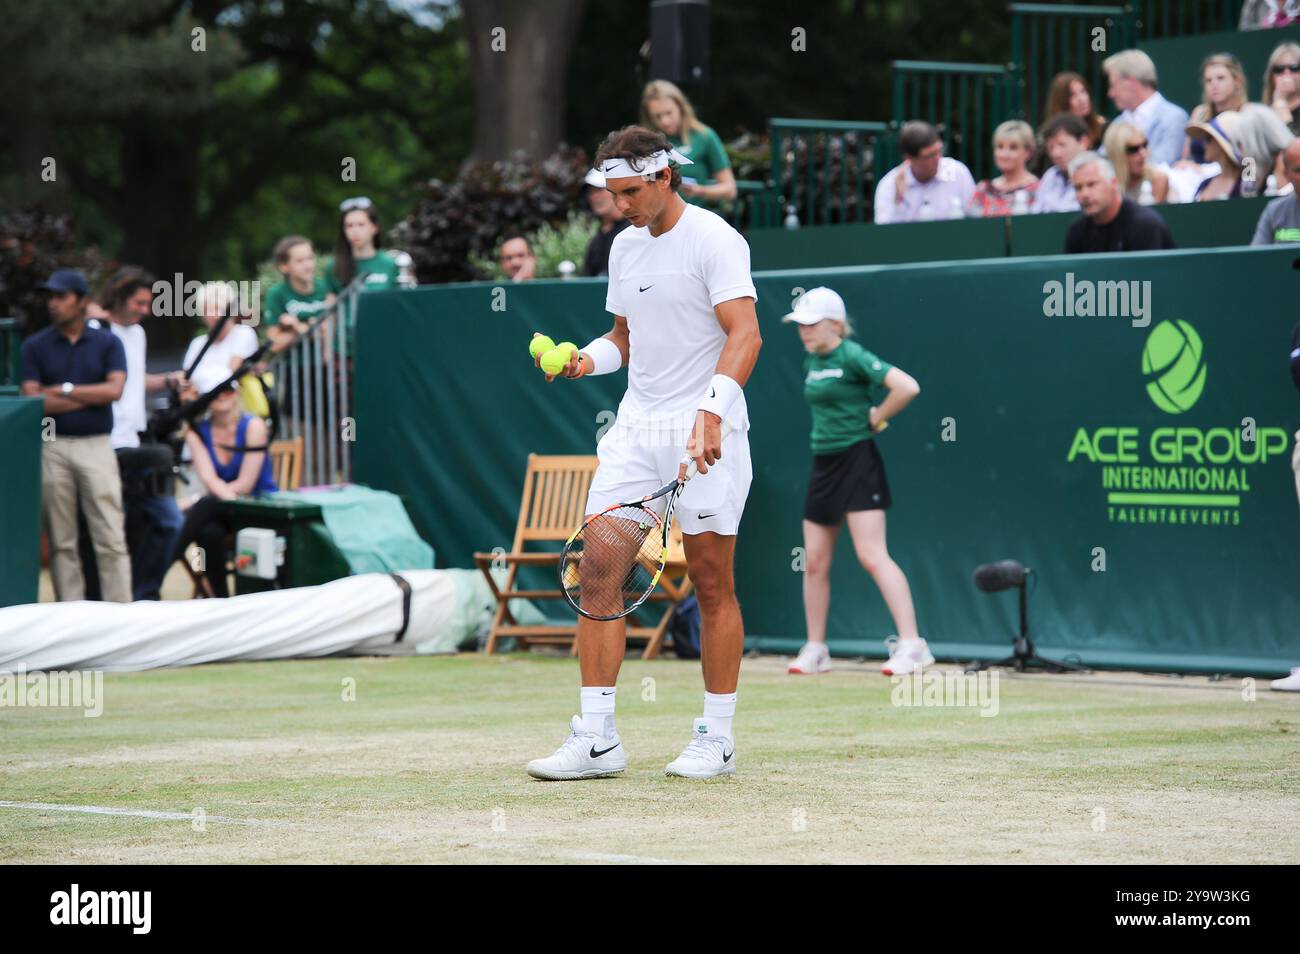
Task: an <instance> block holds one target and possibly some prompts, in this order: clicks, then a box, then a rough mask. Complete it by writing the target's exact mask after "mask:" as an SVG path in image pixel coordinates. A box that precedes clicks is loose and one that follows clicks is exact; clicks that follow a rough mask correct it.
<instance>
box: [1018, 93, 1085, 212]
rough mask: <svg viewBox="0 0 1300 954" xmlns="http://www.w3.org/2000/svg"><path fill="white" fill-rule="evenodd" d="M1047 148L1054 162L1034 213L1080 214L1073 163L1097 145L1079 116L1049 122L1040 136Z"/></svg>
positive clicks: (1064, 115) (1036, 196)
mask: <svg viewBox="0 0 1300 954" xmlns="http://www.w3.org/2000/svg"><path fill="white" fill-rule="evenodd" d="M1039 138H1041V139H1042V141H1043V148H1044V149H1046V150H1047V155H1048V157H1049V158H1050V159H1051V160H1052V165H1051V168H1049V169H1048V170H1047V171H1046V172H1045V173H1043V178H1042V181H1041V182H1039V183H1038V190H1037V192H1036V193H1035V194H1034V205H1033V208H1032V210H1031V211H1034V212H1078V211H1079V200H1078V199H1077V198H1076V197H1075V194H1074V186H1073V185H1072V184H1071V183H1070V173H1069V169H1070V160H1072V159H1073V158H1074V157H1075V156H1077V155H1079V153H1081V152H1086V151H1087V150H1088V149H1089V148H1090V147H1091V146H1093V145H1095V143H1093V142H1092V141H1091V140H1090V139H1089V138H1088V126H1087V124H1086V123H1084V121H1083V120H1082V119H1080V118H1079V117H1078V116H1074V115H1071V114H1069V113H1062V114H1061V115H1059V116H1054V117H1053V118H1051V119H1049V120H1048V121H1047V122H1046V123H1045V124H1044V125H1043V128H1042V130H1041V132H1040V133H1039Z"/></svg>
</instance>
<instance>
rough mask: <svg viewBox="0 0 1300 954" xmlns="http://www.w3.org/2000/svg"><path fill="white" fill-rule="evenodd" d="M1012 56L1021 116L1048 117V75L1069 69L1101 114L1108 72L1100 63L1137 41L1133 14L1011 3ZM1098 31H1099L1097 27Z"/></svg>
mask: <svg viewBox="0 0 1300 954" xmlns="http://www.w3.org/2000/svg"><path fill="white" fill-rule="evenodd" d="M1008 9H1009V10H1010V12H1011V60H1012V62H1013V63H1014V64H1015V65H1016V69H1017V72H1018V74H1019V75H1018V77H1017V84H1018V86H1019V88H1020V95H1021V103H1022V105H1023V107H1024V114H1025V119H1027V120H1028V121H1029V124H1030V125H1031V126H1034V127H1037V126H1039V125H1040V124H1041V123H1042V122H1043V121H1044V119H1046V117H1045V116H1044V110H1045V109H1046V108H1047V95H1048V91H1049V88H1050V87H1051V85H1052V77H1054V76H1056V74H1057V73H1061V72H1064V71H1067V70H1069V71H1071V72H1075V73H1078V74H1079V75H1080V76H1082V77H1083V78H1084V80H1085V82H1086V83H1087V85H1088V90H1089V92H1091V93H1092V106H1093V109H1094V110H1096V111H1097V112H1099V113H1102V114H1105V113H1106V112H1107V111H1108V110H1107V107H1106V76H1105V73H1104V72H1103V70H1102V68H1101V64H1102V62H1103V61H1104V60H1105V59H1106V57H1108V56H1110V55H1111V54H1112V53H1118V52H1119V51H1120V50H1125V49H1128V48H1129V47H1131V46H1133V45H1134V44H1135V43H1136V42H1137V17H1136V15H1135V14H1134V13H1133V12H1132V10H1131V9H1130V8H1127V7H1121V6H1082V5H1065V4H1061V5H1058V4H1048V3H1012V4H1010V5H1009V7H1008ZM1099 31H1100V32H1099Z"/></svg>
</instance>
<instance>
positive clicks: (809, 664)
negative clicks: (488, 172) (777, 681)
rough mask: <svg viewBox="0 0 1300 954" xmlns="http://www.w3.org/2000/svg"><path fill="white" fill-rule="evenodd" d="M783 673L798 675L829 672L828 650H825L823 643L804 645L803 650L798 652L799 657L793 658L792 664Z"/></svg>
mask: <svg viewBox="0 0 1300 954" xmlns="http://www.w3.org/2000/svg"><path fill="white" fill-rule="evenodd" d="M785 671H786V672H791V673H796V674H799V675H812V674H814V673H819V672H830V671H831V653H830V650H829V649H827V648H826V644H825V643H804V644H803V649H801V650H799V655H798V656H796V657H795V659H794V662H792V663H790V665H789V666H788V667H787V668H786V670H785Z"/></svg>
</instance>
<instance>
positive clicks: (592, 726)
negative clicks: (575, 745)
mask: <svg viewBox="0 0 1300 954" xmlns="http://www.w3.org/2000/svg"><path fill="white" fill-rule="evenodd" d="M615 691H616V690H615V688H614V687H613V686H583V687H582V727H583V728H584V729H586V730H587V731H588V732H595V733H596V734H597V735H599V736H600V737H601V738H604V739H608V738H609V737H610V736H611V735H613V734H614V693H615Z"/></svg>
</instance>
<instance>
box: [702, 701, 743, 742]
mask: <svg viewBox="0 0 1300 954" xmlns="http://www.w3.org/2000/svg"><path fill="white" fill-rule="evenodd" d="M735 715H736V694H735V693H734V692H706V693H705V694H704V723H705V725H707V726H708V729H707V731H708V734H709V735H721V736H726V737H727V738H728V739H734V738H735V736H733V735H732V734H731V720H732V718H733V717H734V716H735Z"/></svg>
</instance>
